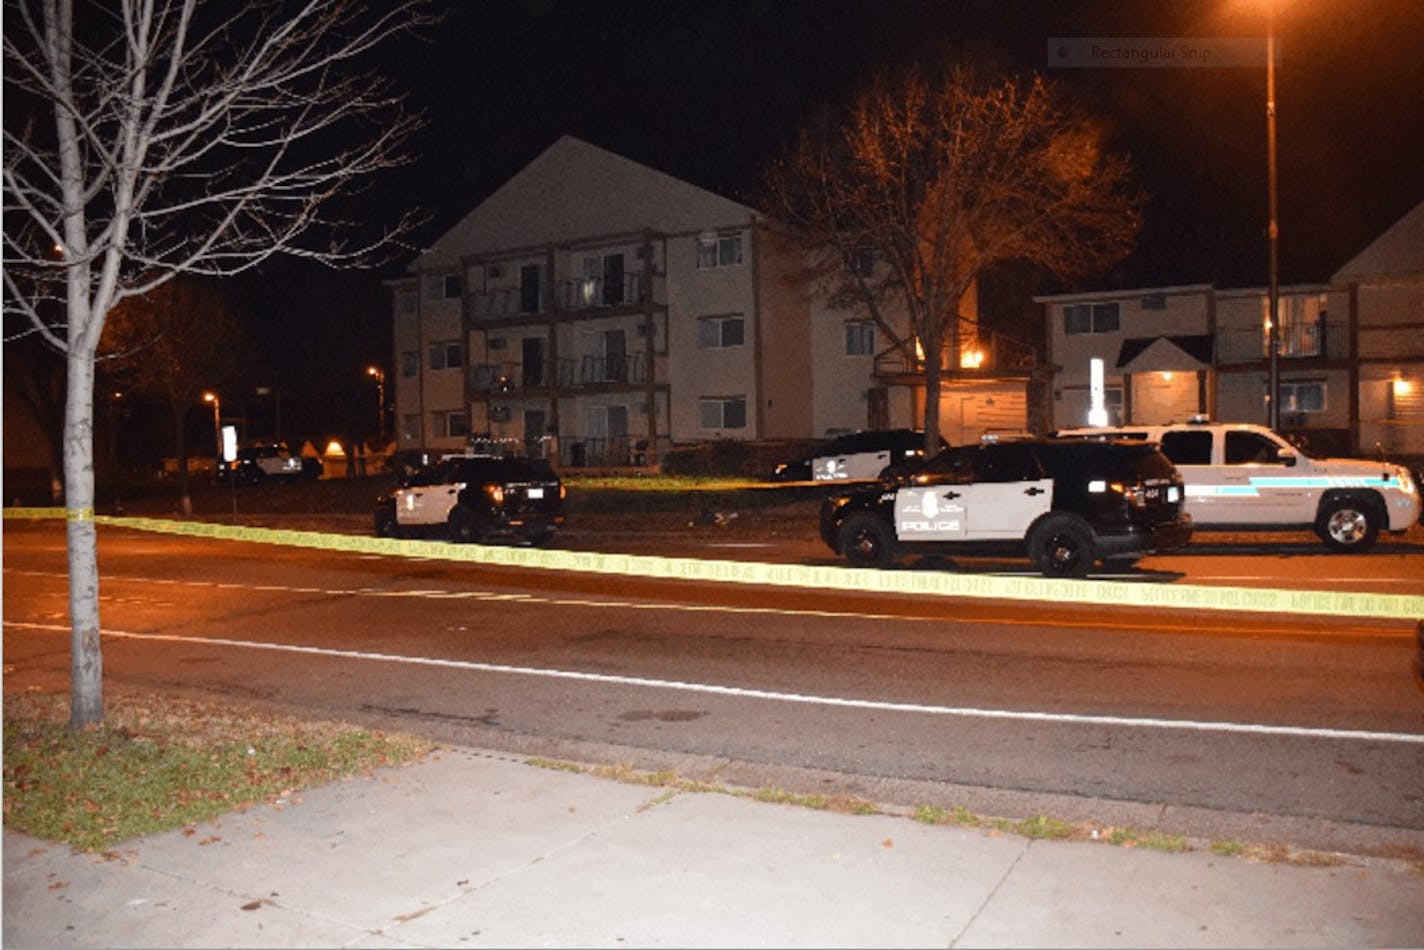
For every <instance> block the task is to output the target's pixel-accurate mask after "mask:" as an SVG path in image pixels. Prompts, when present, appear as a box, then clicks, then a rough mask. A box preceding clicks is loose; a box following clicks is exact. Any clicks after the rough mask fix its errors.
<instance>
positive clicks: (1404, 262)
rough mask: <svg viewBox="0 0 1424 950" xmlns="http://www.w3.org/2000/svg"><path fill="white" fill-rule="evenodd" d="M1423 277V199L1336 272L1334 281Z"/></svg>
mask: <svg viewBox="0 0 1424 950" xmlns="http://www.w3.org/2000/svg"><path fill="white" fill-rule="evenodd" d="M1399 277H1414V278H1419V277H1424V201H1421V202H1420V203H1419V204H1417V205H1415V206H1414V208H1413V210H1411V211H1410V212H1408V213H1407V214H1405V216H1404V217H1402V218H1400V219H1399V220H1398V221H1396V222H1395V223H1394V225H1393V226H1392V227H1390V229H1389V230H1388V231H1386V232H1384V233H1383V234H1381V235H1380V236H1379V237H1377V238H1375V239H1374V240H1373V241H1371V242H1370V243H1369V244H1368V245H1366V246H1365V249H1364V250H1363V251H1361V252H1360V253H1358V254H1356V255H1355V256H1354V257H1353V258H1351V259H1350V260H1349V261H1347V262H1346V264H1345V266H1344V267H1341V268H1340V269H1339V270H1337V271H1336V272H1335V276H1334V277H1333V278H1332V282H1333V283H1335V284H1337V285H1338V284H1349V283H1354V282H1357V281H1362V280H1370V279H1379V278H1399Z"/></svg>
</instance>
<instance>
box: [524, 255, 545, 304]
mask: <svg viewBox="0 0 1424 950" xmlns="http://www.w3.org/2000/svg"><path fill="white" fill-rule="evenodd" d="M543 309H544V294H543V288H542V282H541V280H540V267H539V265H538V264H525V265H524V266H523V267H521V268H519V312H520V313H538V312H540V311H541V310H543Z"/></svg>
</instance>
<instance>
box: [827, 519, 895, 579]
mask: <svg viewBox="0 0 1424 950" xmlns="http://www.w3.org/2000/svg"><path fill="white" fill-rule="evenodd" d="M840 543H841V553H842V554H844V555H845V559H846V560H847V561H849V562H850V563H851V564H852V565H853V566H855V567H885V566H886V565H888V564H889V563H890V561H891V559H892V557H891V555H892V549H893V546H894V543H895V539H894V537H893V536H892V535H891V534H890V526H889V525H887V524H886V523H885V522H884V521H882V520H880V519H879V518H877V517H875V516H874V515H865V514H860V515H851V516H850V517H849V518H847V519H846V522H845V524H843V525H841V530H840Z"/></svg>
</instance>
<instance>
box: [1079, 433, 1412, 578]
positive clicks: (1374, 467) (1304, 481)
mask: <svg viewBox="0 0 1424 950" xmlns="http://www.w3.org/2000/svg"><path fill="white" fill-rule="evenodd" d="M1058 434H1059V435H1064V436H1082V437H1093V436H1112V437H1114V438H1132V439H1146V440H1148V441H1151V442H1156V443H1158V444H1160V445H1161V447H1162V452H1163V454H1164V455H1166V456H1167V457H1168V458H1169V459H1171V460H1172V463H1173V464H1174V465H1175V466H1176V467H1177V470H1178V471H1179V472H1181V473H1182V478H1183V479H1184V480H1185V482H1186V501H1187V504H1186V508H1187V513H1188V514H1190V515H1191V516H1192V523H1193V525H1194V527H1195V528H1196V530H1198V531H1212V530H1234V531H1243V530H1247V531H1249V530H1256V531H1281V530H1295V529H1301V528H1305V529H1309V530H1313V531H1314V532H1315V533H1316V534H1317V535H1318V536H1319V537H1320V540H1322V541H1323V542H1325V545H1326V546H1327V547H1329V548H1331V549H1333V550H1337V551H1364V550H1366V549H1367V548H1369V547H1370V546H1371V545H1373V544H1374V543H1375V539H1376V538H1377V537H1378V536H1379V533H1380V532H1381V531H1388V532H1392V533H1399V532H1403V531H1407V530H1409V528H1410V526H1412V525H1414V524H1415V523H1417V522H1419V521H1420V511H1421V504H1420V489H1419V484H1418V483H1417V482H1416V480H1415V478H1414V476H1413V474H1412V473H1411V472H1410V471H1409V469H1408V468H1406V467H1405V466H1403V465H1397V464H1394V463H1392V462H1386V461H1368V460H1365V459H1336V458H1322V459H1317V458H1311V457H1310V456H1308V455H1306V454H1305V453H1304V452H1302V451H1301V450H1300V449H1298V448H1296V447H1295V446H1293V445H1291V444H1290V443H1289V442H1287V441H1286V440H1285V439H1284V438H1283V437H1281V436H1280V435H1278V434H1277V433H1276V432H1274V431H1272V430H1271V429H1268V428H1266V427H1265V426H1259V425H1251V424H1249V423H1219V422H1208V421H1198V420H1193V421H1191V422H1177V423H1166V424H1163V425H1125V426H1106V427H1101V428H1089V429H1066V430H1063V431H1061V432H1059V433H1058Z"/></svg>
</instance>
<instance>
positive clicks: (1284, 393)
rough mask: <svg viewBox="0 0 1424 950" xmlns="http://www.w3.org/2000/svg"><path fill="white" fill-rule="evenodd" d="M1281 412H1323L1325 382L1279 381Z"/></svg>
mask: <svg viewBox="0 0 1424 950" xmlns="http://www.w3.org/2000/svg"><path fill="white" fill-rule="evenodd" d="M1281 411H1282V412H1324V411H1325V383H1324V382H1301V383H1286V382H1283V383H1281Z"/></svg>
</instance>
